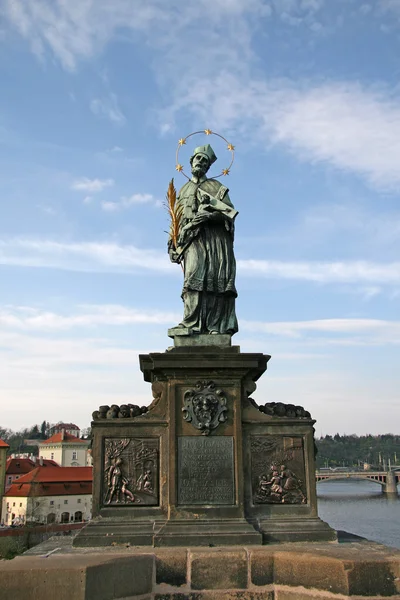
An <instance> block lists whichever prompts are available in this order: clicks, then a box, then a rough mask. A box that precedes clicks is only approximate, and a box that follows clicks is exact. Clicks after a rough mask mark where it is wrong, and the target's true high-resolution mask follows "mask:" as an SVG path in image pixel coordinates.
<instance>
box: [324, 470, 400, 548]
mask: <svg viewBox="0 0 400 600" xmlns="http://www.w3.org/2000/svg"><path fill="white" fill-rule="evenodd" d="M317 495H318V514H319V516H320V517H321V519H322V520H323V521H326V522H327V523H329V525H331V526H332V527H333V528H334V529H341V530H343V531H348V532H350V533H355V534H356V535H360V536H362V537H366V538H368V539H369V540H374V541H376V542H380V543H381V544H386V545H387V546H394V547H395V548H400V496H399V495H397V496H395V497H394V498H393V497H390V496H386V495H384V494H382V492H381V487H380V485H377V484H376V483H372V482H371V481H365V480H364V481H354V480H353V481H325V482H323V483H318V484H317Z"/></svg>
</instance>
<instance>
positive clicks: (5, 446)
mask: <svg viewBox="0 0 400 600" xmlns="http://www.w3.org/2000/svg"><path fill="white" fill-rule="evenodd" d="M9 447H10V446H9V445H8V444H6V442H3V440H0V448H9Z"/></svg>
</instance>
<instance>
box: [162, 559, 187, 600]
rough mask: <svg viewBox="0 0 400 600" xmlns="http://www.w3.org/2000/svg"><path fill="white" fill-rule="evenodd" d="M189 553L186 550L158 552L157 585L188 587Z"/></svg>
mask: <svg viewBox="0 0 400 600" xmlns="http://www.w3.org/2000/svg"><path fill="white" fill-rule="evenodd" d="M187 553H188V551H187V550H186V549H185V550H178V549H174V550H165V551H162V550H160V551H158V552H157V558H156V583H157V584H160V583H166V584H168V585H172V586H174V587H180V586H181V585H186V581H187V562H188V557H187ZM176 600H178V599H176Z"/></svg>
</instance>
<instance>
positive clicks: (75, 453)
mask: <svg viewBox="0 0 400 600" xmlns="http://www.w3.org/2000/svg"><path fill="white" fill-rule="evenodd" d="M77 459H78V452H77V451H76V450H73V451H72V460H77Z"/></svg>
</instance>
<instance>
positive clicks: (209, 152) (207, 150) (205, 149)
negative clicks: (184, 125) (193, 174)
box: [191, 144, 217, 165]
mask: <svg viewBox="0 0 400 600" xmlns="http://www.w3.org/2000/svg"><path fill="white" fill-rule="evenodd" d="M196 154H204V156H207V158H208V160H209V161H210V165H212V164H213V163H215V161H216V160H217V157H216V156H215V152H214V150H213V149H212V148H211V146H210V144H206V145H205V146H198V147H197V148H195V149H194V150H193V156H192V157H191V158H193V157H194V156H196Z"/></svg>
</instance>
